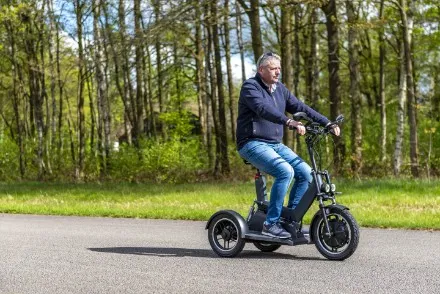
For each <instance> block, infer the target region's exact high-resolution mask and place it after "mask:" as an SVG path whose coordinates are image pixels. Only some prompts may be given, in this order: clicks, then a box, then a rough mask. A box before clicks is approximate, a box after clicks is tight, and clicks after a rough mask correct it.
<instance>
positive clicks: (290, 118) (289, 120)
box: [286, 118, 293, 126]
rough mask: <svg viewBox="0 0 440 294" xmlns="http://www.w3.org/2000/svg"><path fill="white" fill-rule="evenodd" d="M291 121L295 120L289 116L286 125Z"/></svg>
mask: <svg viewBox="0 0 440 294" xmlns="http://www.w3.org/2000/svg"><path fill="white" fill-rule="evenodd" d="M291 122H293V119H291V118H289V119H288V120H287V121H286V126H288V125H289V124H290V123H291Z"/></svg>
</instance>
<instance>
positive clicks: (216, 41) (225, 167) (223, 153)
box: [211, 2, 230, 174]
mask: <svg viewBox="0 0 440 294" xmlns="http://www.w3.org/2000/svg"><path fill="white" fill-rule="evenodd" d="M211 13H212V15H211V17H212V20H213V22H214V24H213V26H212V32H213V34H212V38H213V45H214V60H215V69H216V77H217V92H218V117H219V128H218V131H219V132H218V133H217V135H218V137H219V143H220V146H219V147H220V150H219V151H220V158H219V159H220V164H221V172H222V173H223V174H228V173H229V172H230V168H229V158H228V136H227V130H226V113H225V112H226V110H225V93H224V86H223V74H222V64H221V55H220V38H219V34H218V30H219V28H218V24H217V23H218V19H217V3H216V2H211Z"/></svg>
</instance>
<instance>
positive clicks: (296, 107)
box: [284, 88, 330, 126]
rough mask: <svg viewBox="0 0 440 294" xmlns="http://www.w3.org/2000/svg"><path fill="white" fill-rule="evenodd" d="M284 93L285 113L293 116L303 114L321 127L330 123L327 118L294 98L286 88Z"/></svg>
mask: <svg viewBox="0 0 440 294" xmlns="http://www.w3.org/2000/svg"><path fill="white" fill-rule="evenodd" d="M284 91H286V92H287V93H286V96H287V99H286V111H287V112H289V113H291V114H295V113H296V112H305V113H306V114H307V116H308V117H310V118H311V119H312V120H313V121H315V122H318V123H320V124H321V125H323V126H324V125H326V124H328V123H329V122H330V120H329V119H328V118H326V117H325V116H323V115H322V114H320V113H319V112H317V111H316V110H314V109H313V108H311V107H310V106H308V105H306V104H305V103H303V102H302V101H300V100H299V99H298V98H296V97H295V96H294V95H293V94H292V93H290V91H289V90H288V89H287V88H284Z"/></svg>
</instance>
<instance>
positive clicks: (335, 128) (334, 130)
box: [330, 125, 341, 137]
mask: <svg viewBox="0 0 440 294" xmlns="http://www.w3.org/2000/svg"><path fill="white" fill-rule="evenodd" d="M331 128H332V129H331V130H330V132H332V133H333V134H334V135H335V136H338V137H339V135H340V134H341V129H340V128H339V126H338V125H333V126H332V127H331Z"/></svg>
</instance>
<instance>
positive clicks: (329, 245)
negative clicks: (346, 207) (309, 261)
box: [318, 213, 353, 255]
mask: <svg viewBox="0 0 440 294" xmlns="http://www.w3.org/2000/svg"><path fill="white" fill-rule="evenodd" d="M327 220H328V223H329V227H330V233H331V235H330V236H328V235H327V230H326V227H325V222H324V218H321V220H320V222H319V223H318V234H319V238H318V242H319V243H320V245H321V247H322V248H323V249H324V250H325V251H326V252H327V253H328V254H330V255H335V254H339V253H341V252H344V251H345V250H346V249H347V248H348V247H349V244H350V240H351V238H352V235H353V233H352V230H351V227H350V225H349V224H348V221H347V219H346V218H345V217H344V216H342V215H340V214H337V213H331V214H329V215H327Z"/></svg>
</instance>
